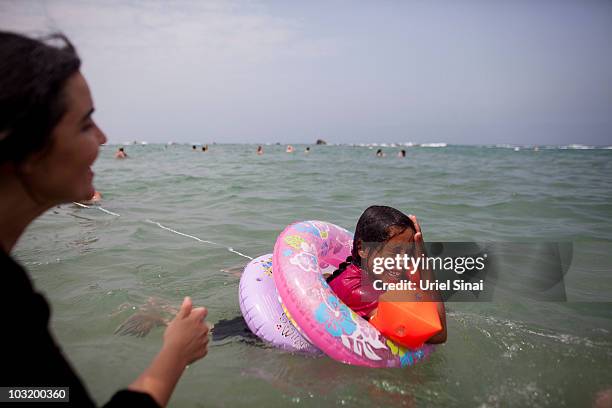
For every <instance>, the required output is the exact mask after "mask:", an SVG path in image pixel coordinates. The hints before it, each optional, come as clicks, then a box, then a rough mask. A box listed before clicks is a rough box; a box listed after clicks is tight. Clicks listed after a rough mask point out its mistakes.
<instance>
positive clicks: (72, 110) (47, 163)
mask: <svg viewBox="0 0 612 408" xmlns="http://www.w3.org/2000/svg"><path fill="white" fill-rule="evenodd" d="M63 96H64V98H65V103H66V113H65V114H64V116H63V117H62V118H61V119H60V121H59V123H58V124H57V126H56V127H55V128H54V129H53V131H52V134H51V144H50V147H49V149H47V150H45V151H44V152H42V153H38V154H34V155H32V156H31V157H30V158H28V160H27V161H26V163H25V164H24V165H23V169H22V173H23V175H24V176H25V179H26V180H25V182H26V183H27V184H28V186H27V187H28V188H29V190H30V192H31V194H33V195H34V197H35V198H36V200H38V201H39V202H42V203H45V204H47V205H55V204H59V203H64V202H71V201H81V200H87V199H89V198H91V197H92V196H93V194H94V192H95V190H94V186H93V176H94V173H93V171H92V170H91V165H92V164H93V162H94V161H95V160H96V157H97V156H98V150H99V147H100V145H101V144H104V143H106V136H105V135H104V133H102V131H101V130H100V129H99V128H98V126H97V125H96V124H95V123H94V121H93V119H92V118H91V115H92V113H93V110H94V108H93V101H92V98H91V93H90V92H89V87H88V86H87V82H86V81H85V78H83V75H81V73H80V72H79V73H76V74H74V75H73V76H72V77H70V78H69V79H68V81H67V82H66V85H65V88H64V92H63Z"/></svg>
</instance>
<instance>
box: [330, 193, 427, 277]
mask: <svg viewBox="0 0 612 408" xmlns="http://www.w3.org/2000/svg"><path fill="white" fill-rule="evenodd" d="M392 228H399V231H397V232H396V233H402V232H403V231H405V230H406V228H412V230H413V231H416V229H415V227H414V223H413V222H412V220H411V219H410V218H408V216H407V215H406V214H404V213H403V212H401V211H399V210H396V209H395V208H392V207H387V206H384V205H373V206H371V207H368V208H367V209H366V210H365V211H364V212H363V214H361V217H359V221H357V226H356V227H355V236H354V237H353V250H352V252H351V256H349V257H348V258H346V262H343V263H341V264H340V266H339V267H338V270H336V271H334V273H333V275H332V276H330V277H329V278H328V279H327V281H328V282H329V281H331V280H332V279H334V278H335V277H336V276H338V275H340V274H341V273H342V272H344V270H345V269H346V267H347V266H348V265H349V264H351V263H352V264H354V265H356V266H359V267H361V256H360V255H359V249H360V246H367V247H369V248H371V249H374V246H379V245H383V244H384V243H385V242H386V241H387V240H389V239H390V238H392V236H391V233H392V231H391V229H392ZM373 245H374V246H373ZM361 249H363V247H361Z"/></svg>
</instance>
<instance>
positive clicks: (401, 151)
mask: <svg viewBox="0 0 612 408" xmlns="http://www.w3.org/2000/svg"><path fill="white" fill-rule="evenodd" d="M397 157H399V158H404V157H406V150H404V149H402V150H400V152H399V153H398V154H397Z"/></svg>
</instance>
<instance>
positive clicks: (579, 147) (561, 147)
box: [559, 144, 596, 150]
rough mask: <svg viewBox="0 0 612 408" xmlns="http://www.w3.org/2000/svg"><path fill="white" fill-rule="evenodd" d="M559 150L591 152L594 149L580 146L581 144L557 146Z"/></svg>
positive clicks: (593, 147)
mask: <svg viewBox="0 0 612 408" xmlns="http://www.w3.org/2000/svg"><path fill="white" fill-rule="evenodd" d="M559 149H562V150H592V149H596V147H595V146H587V145H582V144H570V145H566V146H559Z"/></svg>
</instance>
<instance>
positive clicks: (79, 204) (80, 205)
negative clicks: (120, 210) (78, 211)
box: [72, 201, 121, 217]
mask: <svg viewBox="0 0 612 408" xmlns="http://www.w3.org/2000/svg"><path fill="white" fill-rule="evenodd" d="M72 203H73V204H75V205H78V206H79V207H83V208H95V209H96V210H100V211H102V212H105V213H107V214H110V215H113V216H115V217H121V216H120V215H119V214H117V213H114V212H112V211H108V210H107V209H105V208H102V207H100V206H97V205H96V206H93V205H85V204H81V203H77V202H76V201H73V202H72Z"/></svg>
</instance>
